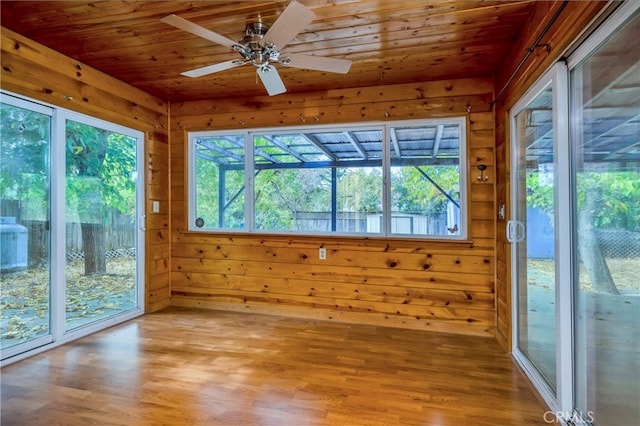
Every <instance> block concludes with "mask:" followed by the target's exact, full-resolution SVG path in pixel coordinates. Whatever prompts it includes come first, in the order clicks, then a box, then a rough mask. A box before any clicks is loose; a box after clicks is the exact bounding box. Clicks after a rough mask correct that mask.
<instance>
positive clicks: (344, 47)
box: [0, 0, 533, 101]
mask: <svg viewBox="0 0 640 426" xmlns="http://www.w3.org/2000/svg"><path fill="white" fill-rule="evenodd" d="M288 3H289V1H206V2H204V1H199V2H198V1H196V2H181V1H173V2H171V1H94V2H82V1H5V0H3V1H2V2H0V7H1V19H2V20H1V24H2V26H4V27H6V28H8V29H10V30H12V31H15V32H17V33H19V34H21V35H23V36H26V37H28V38H30V39H32V40H35V41H37V42H39V43H41V44H44V45H45V46H48V47H50V48H53V49H55V50H57V51H59V52H61V53H63V54H65V55H67V56H69V57H71V58H74V59H76V60H78V61H81V62H83V63H85V64H87V65H90V66H92V67H94V68H97V69H99V70H101V71H103V72H105V73H107V74H109V75H111V76H113V77H115V78H118V79H120V80H122V81H124V82H126V83H129V84H131V85H133V86H135V87H138V88H140V89H142V90H145V91H146V92H148V93H150V94H152V95H155V96H158V97H160V98H162V99H166V100H171V101H192V100H201V99H216V98H229V97H237V96H244V97H251V96H261V95H264V94H265V89H264V87H263V86H262V84H260V82H259V80H258V79H257V76H256V72H255V67H254V66H252V65H251V64H245V65H244V66H240V67H237V68H234V69H232V70H226V71H221V72H218V73H215V74H210V75H207V76H203V77H199V78H190V77H185V76H182V75H181V74H180V73H181V72H184V71H187V70H191V69H194V68H198V67H203V66H207V65H211V64H215V63H218V62H224V61H229V60H233V59H240V55H239V53H237V52H234V51H233V50H232V49H230V48H229V47H226V46H222V45H217V44H215V43H213V42H210V41H207V40H205V39H203V38H200V37H197V36H195V35H193V34H191V33H188V32H186V31H183V30H180V29H178V28H175V27H172V26H170V25H167V24H165V23H163V22H161V21H160V19H161V18H163V17H165V16H167V15H170V14H175V15H178V16H180V17H182V18H185V19H187V20H189V21H192V22H194V23H196V24H198V25H200V26H202V27H205V28H207V29H209V30H212V31H215V32H216V33H218V34H221V35H223V36H225V37H228V38H230V39H232V40H239V39H241V38H242V36H243V35H244V30H245V27H246V25H248V24H249V23H252V22H257V21H261V22H263V23H266V24H272V23H273V22H274V21H275V20H276V19H277V18H278V16H279V15H280V14H281V13H282V11H283V10H284V9H285V8H286V7H287V5H288ZM299 3H301V4H302V5H304V6H305V7H307V8H309V9H311V10H312V11H313V13H314V14H315V15H316V18H315V19H314V20H313V21H312V22H311V24H309V25H308V26H307V27H306V28H304V29H303V30H302V31H301V32H300V33H299V34H298V35H297V36H296V37H295V39H294V40H292V41H291V42H290V43H289V44H288V45H286V46H285V47H284V48H283V49H282V51H283V55H284V54H285V53H299V54H300V53H302V54H311V55H316V56H326V57H331V58H338V59H349V60H351V61H353V64H352V66H351V69H350V71H349V72H348V73H347V74H334V73H328V72H322V71H310V70H306V69H299V68H290V67H284V66H281V65H277V68H278V71H279V73H280V75H281V77H282V80H283V81H284V83H285V86H286V88H287V91H288V92H289V93H300V92H308V91H327V90H331V89H344V88H353V87H371V86H380V85H387V84H398V83H413V82H424V81H431V80H439V79H448V78H461V77H484V76H491V75H493V74H494V73H495V71H496V70H497V69H498V68H499V67H500V66H501V65H502V60H503V59H504V57H505V56H506V53H507V52H508V51H509V49H510V47H511V46H512V44H513V43H514V41H515V40H516V39H517V37H518V33H519V31H520V29H521V28H522V27H523V24H524V22H525V21H526V19H527V16H528V15H529V13H530V10H531V7H532V4H533V1H531V0H526V1H522V0H513V1H455V0H439V1H432V2H428V1H418V0H410V1H392V0H362V1H351V0H333V1H326V0H300V1H299Z"/></svg>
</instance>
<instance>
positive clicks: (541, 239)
mask: <svg viewBox="0 0 640 426" xmlns="http://www.w3.org/2000/svg"><path fill="white" fill-rule="evenodd" d="M618 6H619V7H618V8H617V10H616V11H615V12H613V13H612V14H611V16H609V17H608V19H606V20H605V21H604V22H603V23H602V24H601V25H600V26H599V27H598V28H597V29H596V30H595V31H593V33H592V34H591V35H590V36H589V37H588V38H587V39H586V40H585V41H584V42H583V44H582V45H581V46H579V47H577V48H576V49H575V50H574V52H573V53H572V55H570V56H569V58H568V61H567V64H566V65H565V64H564V63H561V64H557V65H555V66H554V67H553V69H551V70H550V71H549V72H548V73H547V74H546V75H545V76H543V77H542V78H541V80H540V81H539V82H538V83H537V84H536V85H534V87H532V88H531V90H529V92H528V93H527V94H526V95H525V96H524V97H523V99H522V100H521V101H519V102H518V103H517V104H516V105H514V107H513V108H512V111H511V124H512V132H513V133H512V142H511V143H512V146H511V152H512V159H513V161H512V169H511V184H512V185H511V186H512V190H513V193H512V207H513V208H512V214H513V215H512V220H510V221H509V225H508V227H507V233H508V238H509V239H510V241H511V242H512V243H513V244H512V272H513V275H512V283H513V295H514V297H513V301H512V302H513V309H514V318H513V319H514V323H513V330H514V334H513V341H514V348H513V354H514V358H515V359H516V361H517V362H518V363H519V364H520V365H521V366H522V368H523V369H524V370H525V372H526V373H527V375H528V376H529V377H530V379H531V381H532V383H533V384H534V386H536V388H537V389H538V391H539V392H540V394H541V396H542V397H543V398H544V400H545V401H546V402H547V404H548V405H549V407H550V408H551V412H552V413H553V414H554V415H555V416H556V417H557V418H558V419H560V420H562V421H563V424H567V422H571V424H581V425H582V424H584V425H587V424H588V425H598V426H626V425H631V424H638V421H639V419H640V280H639V279H638V272H637V271H638V269H639V268H640V56H639V55H638V52H639V51H640V38H639V37H638V34H640V12H639V10H640V6H639V4H638V3H637V2H625V3H620V4H618ZM544 420H547V418H545V419H544Z"/></svg>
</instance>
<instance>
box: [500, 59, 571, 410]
mask: <svg viewBox="0 0 640 426" xmlns="http://www.w3.org/2000/svg"><path fill="white" fill-rule="evenodd" d="M549 84H551V86H552V97H553V118H552V120H553V149H554V162H553V168H554V228H555V230H556V232H555V233H554V235H555V242H554V246H555V247H554V249H555V256H554V261H555V265H556V268H555V284H556V285H555V324H556V329H555V332H556V335H555V343H556V354H555V362H556V389H555V391H554V390H553V389H551V387H550V386H549V385H548V384H547V382H546V381H545V380H544V378H543V377H542V375H541V374H540V373H539V372H538V370H537V369H536V368H535V366H534V365H533V363H532V362H531V361H529V359H528V358H527V357H526V356H525V354H524V353H523V352H521V351H520V350H519V348H518V330H519V327H518V318H519V316H518V312H519V305H518V298H519V297H518V296H519V294H518V274H519V269H518V261H517V260H518V259H517V248H518V246H517V244H520V242H518V241H516V240H515V239H511V241H510V242H511V265H512V266H511V299H512V300H511V305H512V311H513V314H512V325H511V330H512V342H513V348H512V355H513V357H514V359H515V360H516V362H517V363H518V364H519V366H520V367H521V368H522V369H523V370H524V371H525V373H526V375H527V376H528V377H529V379H530V380H531V382H532V384H533V385H534V387H535V388H536V390H537V391H538V392H539V393H540V395H541V397H542V398H543V399H544V401H545V402H546V403H547V405H548V406H549V407H550V408H551V409H552V410H553V411H554V413H571V411H572V405H573V386H572V380H573V375H572V347H573V331H572V303H571V300H572V285H571V284H572V281H571V279H572V271H571V265H572V261H571V260H572V254H571V250H572V243H571V215H570V214H569V212H570V210H569V207H570V194H571V190H570V176H571V173H570V169H569V164H570V163H569V158H570V155H569V154H570V147H569V123H568V114H569V100H568V95H569V90H568V70H567V66H566V64H565V63H564V62H558V63H556V64H555V65H553V66H552V67H551V69H549V70H548V71H547V72H546V73H545V74H544V75H543V76H542V77H541V78H539V79H538V81H537V82H536V83H535V84H534V85H533V86H532V87H530V88H529V90H527V92H526V93H525V94H524V95H523V96H522V97H521V98H520V99H519V100H518V102H517V103H516V104H515V105H514V106H513V108H511V111H510V113H509V120H510V129H511V137H510V141H511V142H510V145H511V146H510V150H511V152H512V155H511V165H510V170H511V178H510V179H511V181H510V187H511V194H510V197H511V201H510V202H511V206H512V208H511V220H510V221H509V222H510V223H509V224H508V225H507V226H508V229H507V235H508V236H509V235H510V234H511V233H512V232H513V230H514V227H513V226H512V223H519V222H518V213H519V211H518V203H517V200H518V195H519V188H518V176H517V173H515V171H516V170H518V168H519V164H518V156H517V155H513V154H515V153H517V152H519V147H518V129H517V122H516V116H517V115H518V114H519V113H520V112H522V111H523V110H524V109H525V108H526V106H527V105H528V104H529V103H530V102H531V101H532V100H533V99H535V98H536V97H537V96H538V95H539V94H540V93H541V92H542V91H543V90H544V89H546V88H547V87H548V86H549ZM520 229H524V232H526V227H525V226H523V225H520Z"/></svg>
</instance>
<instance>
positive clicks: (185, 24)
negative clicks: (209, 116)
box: [161, 1, 351, 96]
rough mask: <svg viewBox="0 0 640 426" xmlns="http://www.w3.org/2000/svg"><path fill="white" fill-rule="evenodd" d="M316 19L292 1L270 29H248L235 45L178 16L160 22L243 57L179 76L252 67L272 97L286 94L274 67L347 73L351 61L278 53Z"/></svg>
mask: <svg viewBox="0 0 640 426" xmlns="http://www.w3.org/2000/svg"><path fill="white" fill-rule="evenodd" d="M315 17H316V16H315V14H314V13H313V12H312V11H311V10H309V9H307V8H306V7H304V6H303V5H301V4H300V3H298V2H296V1H292V2H291V3H289V5H288V6H287V8H286V9H285V10H284V12H282V14H281V15H280V17H278V19H277V20H276V22H274V24H273V25H272V26H271V27H269V26H268V25H266V24H264V23H262V22H256V23H252V24H250V25H248V26H247V28H246V30H245V35H244V37H243V38H242V39H241V40H240V41H237V42H236V41H233V40H231V39H230V38H227V37H225V36H223V35H220V34H218V33H215V32H213V31H210V30H208V29H206V28H204V27H201V26H200V25H197V24H194V23H193V22H190V21H188V20H186V19H184V18H181V17H179V16H177V15H169V16H165V17H164V18H162V19H161V21H162V22H164V23H166V24H169V25H172V26H174V27H176V28H180V29H182V30H184V31H188V32H190V33H192V34H195V35H197V36H200V37H203V38H205V39H207V40H209V41H212V42H214V43H217V44H221V45H223V46H228V47H230V48H232V49H233V50H235V51H236V52H238V53H239V54H240V55H241V56H242V58H241V59H232V60H230V61H225V62H221V63H218V64H213V65H207V66H205V67H201V68H196V69H193V70H190V71H186V72H183V73H181V74H182V75H184V76H187V77H201V76H204V75H207V74H212V73H215V72H219V71H224V70H227V69H230V68H234V67H238V66H240V65H244V64H252V65H254V66H255V67H256V72H257V74H258V77H260V80H261V81H262V84H263V85H264V87H265V88H266V89H267V93H269V95H270V96H273V95H278V94H280V93H284V92H286V91H287V89H286V88H285V86H284V83H283V82H282V79H281V78H280V75H279V74H278V70H277V69H276V67H275V66H274V64H281V65H284V66H288V67H294V68H304V69H310V70H317V71H327V72H335V73H340V74H346V73H347V72H349V68H350V67H351V61H350V60H347V59H337V58H327V57H322V56H313V55H304V54H299V53H290V54H286V55H282V54H281V53H280V50H281V49H282V48H283V47H284V46H286V45H287V44H288V43H289V42H291V40H293V39H294V37H295V36H296V35H297V34H298V33H299V32H300V31H302V29H303V28H304V27H306V26H307V25H309V24H310V23H311V21H313V20H314V19H315Z"/></svg>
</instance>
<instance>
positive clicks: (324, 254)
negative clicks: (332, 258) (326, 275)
mask: <svg viewBox="0 0 640 426" xmlns="http://www.w3.org/2000/svg"><path fill="white" fill-rule="evenodd" d="M318 257H319V258H320V260H327V249H326V248H324V247H320V250H318Z"/></svg>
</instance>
